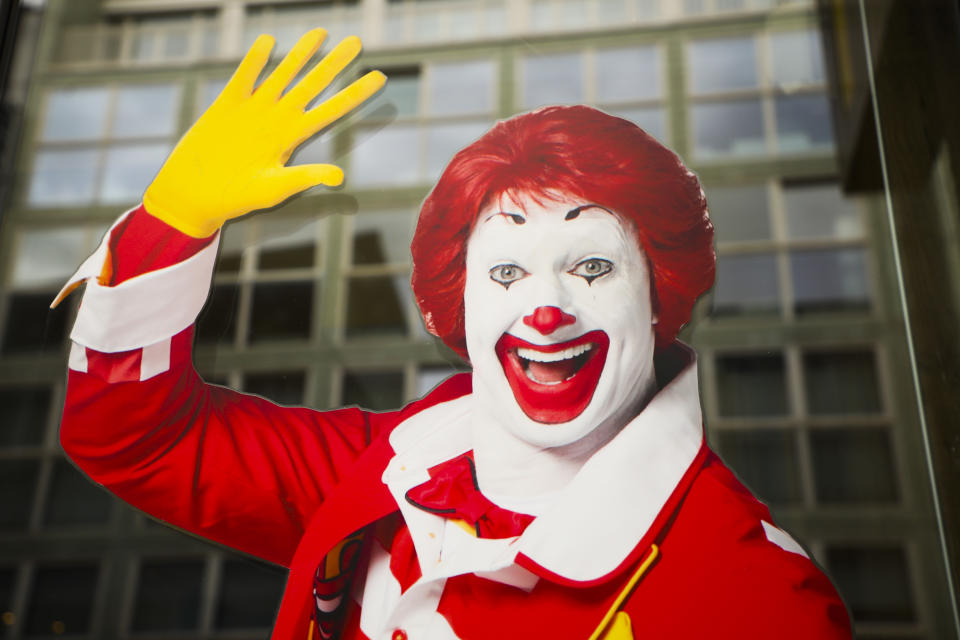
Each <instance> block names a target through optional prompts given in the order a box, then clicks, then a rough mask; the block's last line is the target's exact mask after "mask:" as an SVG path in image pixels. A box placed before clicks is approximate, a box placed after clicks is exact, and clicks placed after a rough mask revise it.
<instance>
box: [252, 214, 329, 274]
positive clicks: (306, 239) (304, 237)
mask: <svg viewBox="0 0 960 640" xmlns="http://www.w3.org/2000/svg"><path fill="white" fill-rule="evenodd" d="M263 224H264V227H263V235H264V236H268V238H267V239H266V240H264V241H262V242H261V243H260V244H259V247H260V256H259V260H258V262H257V268H258V269H259V270H261V271H271V270H275V269H310V268H312V267H313V264H314V256H315V254H316V251H317V233H318V230H319V228H320V222H319V221H318V220H311V219H306V218H305V219H301V220H280V219H265V220H264V222H263Z"/></svg>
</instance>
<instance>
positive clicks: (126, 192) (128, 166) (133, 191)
mask: <svg viewBox="0 0 960 640" xmlns="http://www.w3.org/2000/svg"><path fill="white" fill-rule="evenodd" d="M169 152H170V145H168V144H166V143H163V144H138V145H129V146H122V147H111V148H110V149H108V150H107V157H106V162H105V166H104V170H103V188H102V189H101V191H100V201H101V202H106V203H136V202H139V201H140V198H141V197H142V195H143V192H144V191H145V190H146V188H147V186H149V184H150V183H151V182H152V181H153V177H154V176H155V175H156V174H157V171H158V170H159V169H160V167H161V166H162V165H163V161H164V160H165V159H166V157H167V154H168V153H169Z"/></svg>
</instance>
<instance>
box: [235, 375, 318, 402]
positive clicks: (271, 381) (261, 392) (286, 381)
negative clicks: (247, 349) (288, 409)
mask: <svg viewBox="0 0 960 640" xmlns="http://www.w3.org/2000/svg"><path fill="white" fill-rule="evenodd" d="M306 388H307V376H306V374H305V373H304V372H303V371H269V372H257V373H245V374H244V375H243V390H244V391H246V392H247V393H253V394H256V395H258V396H260V397H262V398H266V399H267V400H270V401H272V402H276V403H277V404H285V405H302V404H303V398H304V394H305V393H306Z"/></svg>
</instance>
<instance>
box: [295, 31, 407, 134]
mask: <svg viewBox="0 0 960 640" xmlns="http://www.w3.org/2000/svg"><path fill="white" fill-rule="evenodd" d="M294 41H295V40H294ZM385 73H386V74H387V76H388V77H389V78H390V81H389V82H388V83H387V84H386V86H385V87H384V88H383V91H382V92H381V93H380V94H378V95H377V96H376V97H375V98H373V99H372V100H371V101H370V102H369V104H368V105H367V107H366V108H365V109H364V113H365V114H367V115H368V116H374V115H375V116H378V117H382V116H384V115H387V114H388V113H389V115H393V116H398V117H404V116H415V115H417V114H418V113H419V112H420V72H419V70H416V69H403V70H399V69H394V70H393V71H391V70H390V69H386V70H385Z"/></svg>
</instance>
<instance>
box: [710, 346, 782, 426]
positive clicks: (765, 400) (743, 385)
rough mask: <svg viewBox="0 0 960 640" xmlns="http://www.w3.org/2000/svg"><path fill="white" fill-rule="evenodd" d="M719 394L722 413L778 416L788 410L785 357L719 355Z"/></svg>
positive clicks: (726, 414)
mask: <svg viewBox="0 0 960 640" xmlns="http://www.w3.org/2000/svg"><path fill="white" fill-rule="evenodd" d="M716 367H717V395H718V402H719V409H720V415H721V416H778V415H785V414H786V413H787V411H788V409H787V406H788V405H787V385H786V372H785V370H784V361H783V356H782V355H780V354H776V355H742V356H718V357H717V360H716Z"/></svg>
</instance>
